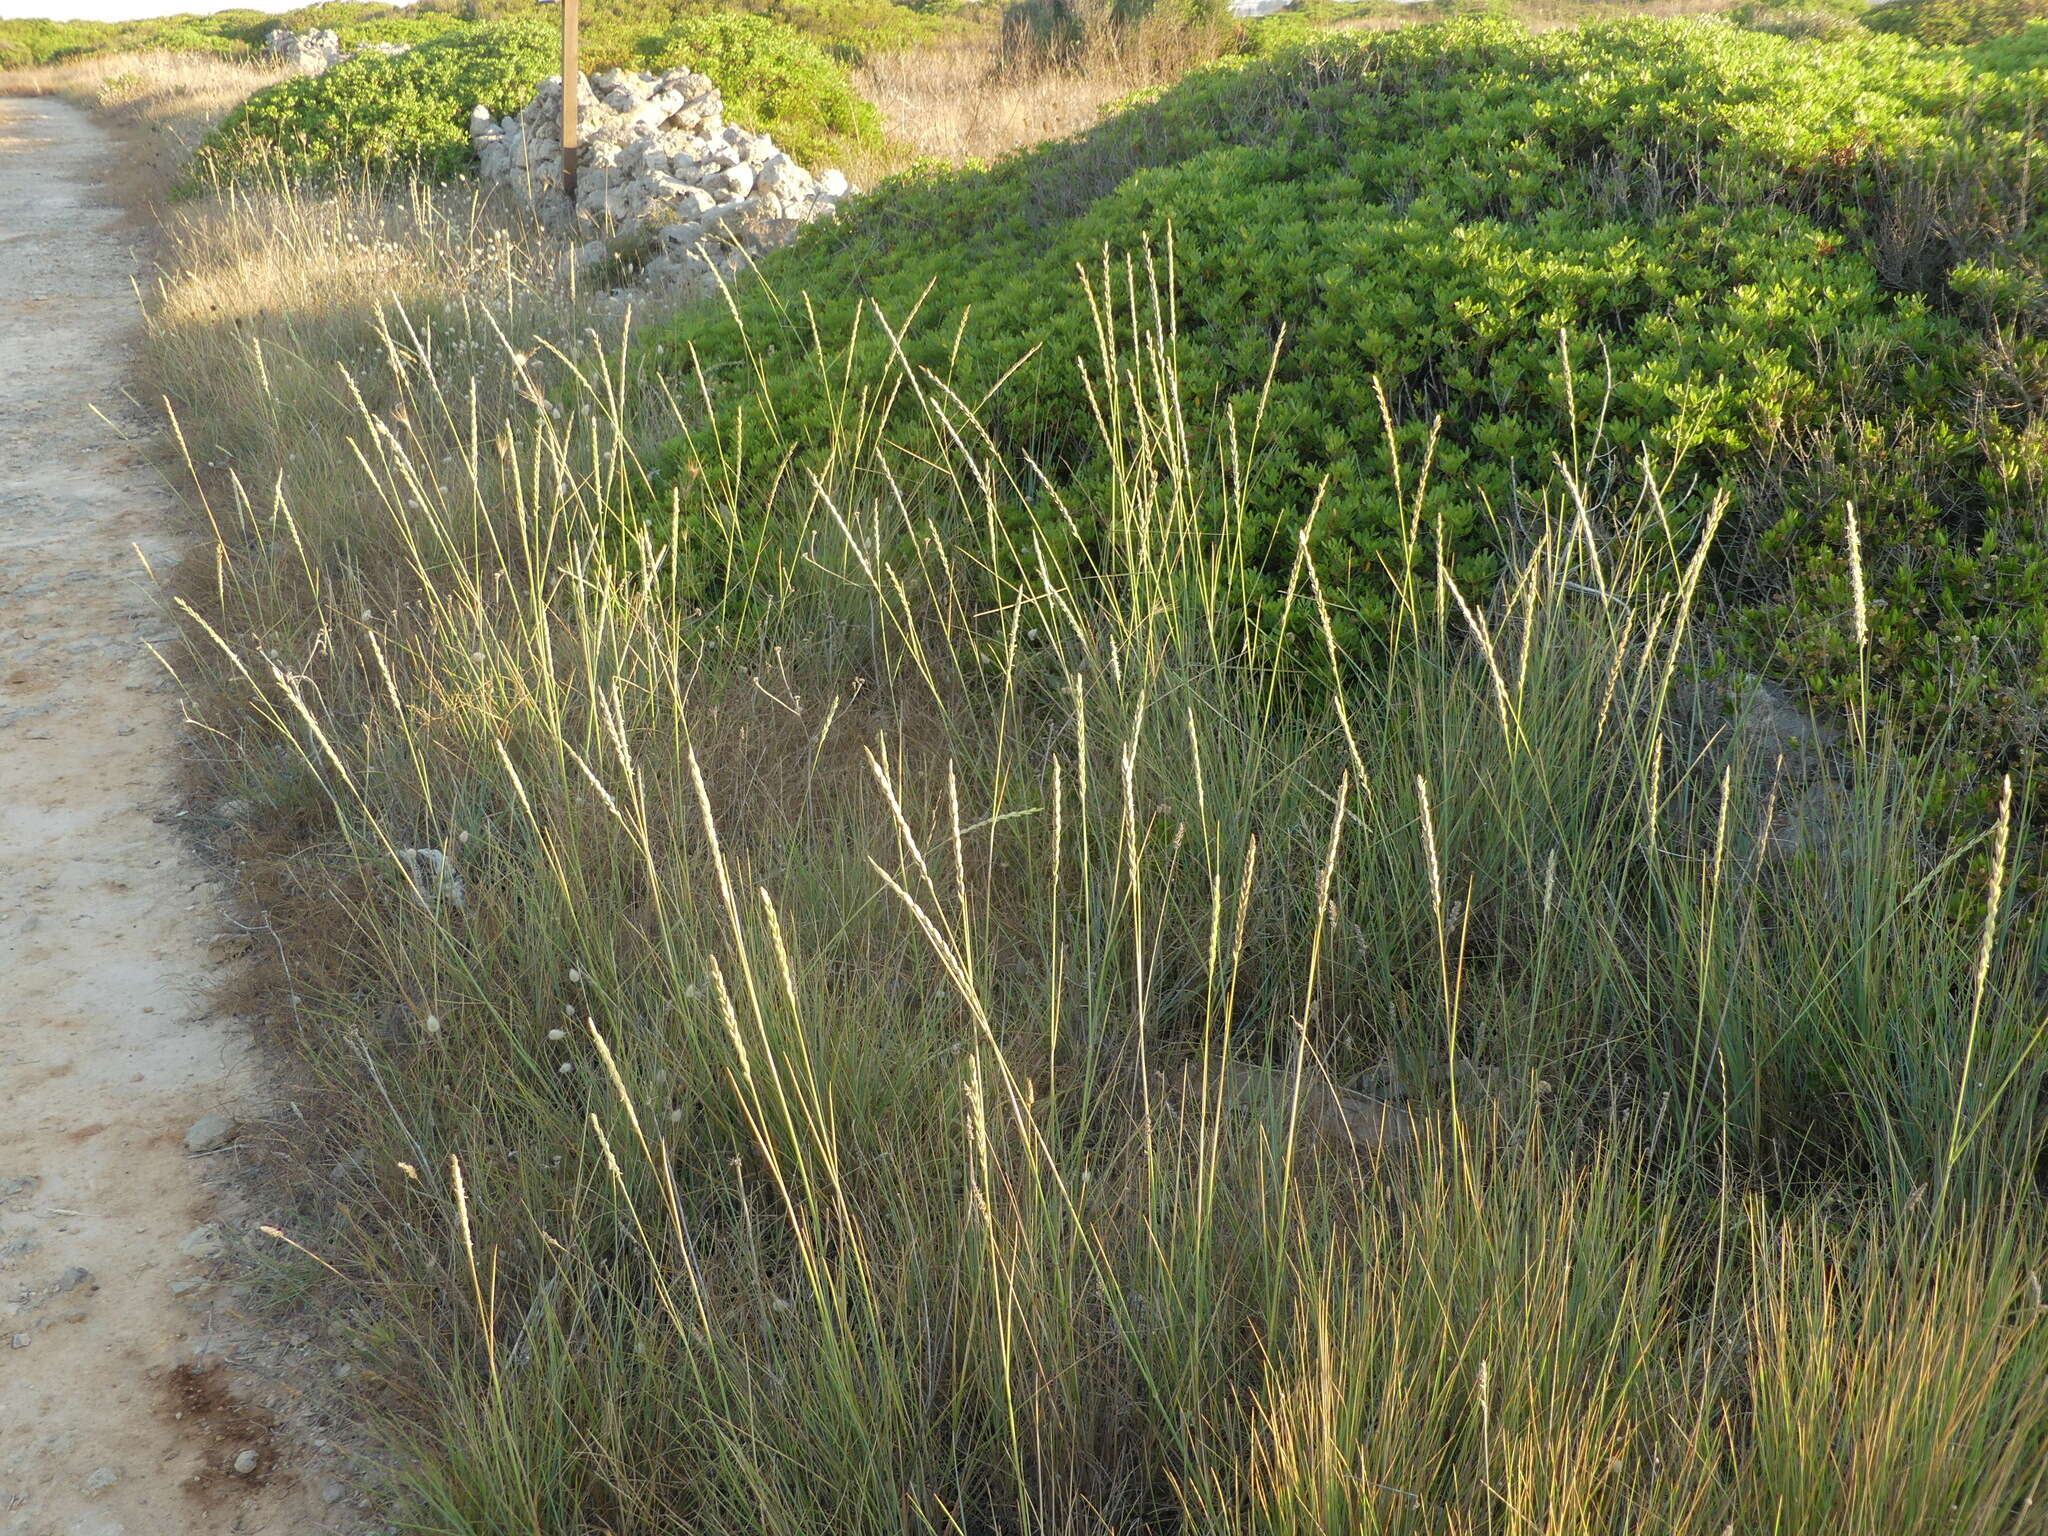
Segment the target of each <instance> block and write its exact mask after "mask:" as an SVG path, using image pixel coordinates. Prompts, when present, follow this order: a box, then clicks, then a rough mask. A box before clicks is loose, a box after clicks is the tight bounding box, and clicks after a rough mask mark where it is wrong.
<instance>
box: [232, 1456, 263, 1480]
mask: <svg viewBox="0 0 2048 1536" xmlns="http://www.w3.org/2000/svg"><path fill="white" fill-rule="evenodd" d="M260 1460H262V1458H261V1457H260V1456H258V1455H257V1454H256V1453H255V1452H254V1451H244V1452H242V1454H241V1455H239V1456H237V1457H236V1458H235V1476H237V1477H247V1476H248V1475H249V1474H250V1473H251V1472H254V1471H255V1470H256V1463H257V1462H258V1461H260Z"/></svg>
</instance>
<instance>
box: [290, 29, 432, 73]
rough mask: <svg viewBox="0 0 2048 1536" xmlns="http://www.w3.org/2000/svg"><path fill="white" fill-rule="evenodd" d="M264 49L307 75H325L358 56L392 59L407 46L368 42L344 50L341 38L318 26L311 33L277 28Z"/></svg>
mask: <svg viewBox="0 0 2048 1536" xmlns="http://www.w3.org/2000/svg"><path fill="white" fill-rule="evenodd" d="M263 46H264V47H265V48H266V49H268V50H269V52H270V56H271V57H272V58H274V59H281V60H283V61H284V62H285V63H287V64H290V65H293V66H294V67H295V68H297V69H298V70H299V72H300V73H301V74H307V75H320V74H325V73H326V72H327V71H328V70H330V69H332V68H333V67H334V66H335V65H337V64H339V63H341V62H342V61H343V60H345V59H353V58H355V57H356V56H357V55H358V54H364V53H381V54H384V55H385V56H387V57H390V56H393V55H396V54H401V53H404V52H405V51H406V45H405V44H404V43H365V44H363V46H362V47H360V48H343V47H342V46H341V39H340V38H338V37H336V36H335V35H334V34H333V33H332V32H330V31H328V30H327V29H326V28H325V27H315V28H314V29H313V30H312V31H310V32H293V31H291V30H289V29H288V28H285V27H273V28H272V29H271V30H270V33H269V35H268V36H267V37H265V38H264V39H263Z"/></svg>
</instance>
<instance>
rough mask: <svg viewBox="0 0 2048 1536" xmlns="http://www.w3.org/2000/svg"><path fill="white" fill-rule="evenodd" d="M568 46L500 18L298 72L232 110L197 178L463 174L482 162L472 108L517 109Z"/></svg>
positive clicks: (205, 150)
mask: <svg viewBox="0 0 2048 1536" xmlns="http://www.w3.org/2000/svg"><path fill="white" fill-rule="evenodd" d="M558 50H559V44H558V42H557V40H556V37H555V34H553V33H552V32H550V31H549V30H548V29H547V28H546V27H545V26H542V25H540V24H538V23H535V22H509V21H508V22H492V23H490V24H488V25H484V26H478V27H472V28H465V29H463V30H461V31H457V32H451V33H448V34H446V35H445V36H442V37H439V38H435V39H432V40H430V41H428V42H425V43H422V44H420V45H419V46H418V47H416V48H413V49H411V50H410V51H409V52H406V53H403V54H399V55H397V56H395V57H386V56H383V55H380V54H365V55H363V56H362V57H360V58H355V59H350V60H348V61H347V62H345V63H342V64H338V65H336V66H335V67H334V68H332V69H330V70H328V71H327V72H326V73H325V74H321V75H312V76H307V77H305V78H303V79H298V80H287V81H285V82H284V83H282V84H280V85H274V86H271V87H270V88H269V89H268V90H263V91H259V92H257V93H256V94H255V95H254V96H251V97H250V98H249V99H248V100H247V101H246V102H244V103H243V104H242V105H241V106H239V107H237V108H236V109H235V110H234V111H233V112H232V113H230V114H229V115H228V117H227V118H226V120H225V121H223V122H222V123H221V125H220V127H219V128H218V129H216V130H215V131H214V132H213V133H212V134H210V135H209V136H208V137H207V140H206V142H205V144H204V145H202V146H201V148H200V151H199V154H198V156H197V157H196V159H195V166H194V169H195V174H196V175H197V176H199V177H201V178H218V177H234V176H238V175H242V174H246V173H248V172H250V171H252V170H259V169H261V170H268V171H279V172H283V173H285V174H290V175H296V176H308V175H311V176H326V175H333V174H336V173H338V172H343V171H357V170H363V171H368V172H370V173H373V174H390V173H402V172H418V173H420V174H423V175H426V176H430V177H447V176H452V175H455V174H456V173H457V172H459V171H461V170H462V169H463V168H464V167H465V166H467V165H468V164H469V163H470V158H471V153H470V146H469V132H468V126H467V125H468V120H469V114H470V110H471V108H473V107H475V106H476V105H477V104H478V103H480V102H481V103H482V104H483V105H485V106H487V107H489V108H490V109H491V110H492V111H493V112H496V113H506V112H515V111H517V110H518V109H519V108H520V107H522V106H524V105H525V104H526V103H527V101H528V100H529V99H531V97H532V95H533V91H534V87H535V86H537V85H538V84H539V83H540V82H541V81H542V80H543V79H545V78H546V77H547V76H548V75H549V74H551V73H553V72H554V71H555V70H558V69H559V68H560V67H561V55H560V52H559V51H558Z"/></svg>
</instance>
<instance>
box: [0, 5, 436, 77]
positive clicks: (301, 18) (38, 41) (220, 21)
mask: <svg viewBox="0 0 2048 1536" xmlns="http://www.w3.org/2000/svg"><path fill="white" fill-rule="evenodd" d="M463 25H464V23H463V21H462V20H461V18H460V17H458V16H456V15H455V14H454V12H453V11H450V10H440V9H429V8H427V7H423V6H397V5H386V4H384V3H382V0H322V3H320V4H317V5H307V6H301V7H299V8H298V9H297V10H293V11H283V12H269V11H258V10H247V9H244V10H231V11H215V12H212V13H210V14H207V15H198V16H194V15H179V16H155V17H149V18H146V19H144V20H140V21H42V20H27V21H0V67H9V68H11V67H14V66H17V65H22V64H51V63H61V62H63V61H64V60H67V59H78V58H86V57H89V56H91V55H93V54H102V53H135V52H141V51H144V50H160V51H164V52H169V53H187V52H191V53H198V52H205V53H222V54H229V55H237V56H240V55H253V54H255V53H257V52H259V51H260V50H261V48H262V46H263V39H264V38H265V37H267V36H269V34H270V32H271V31H272V30H273V29H274V28H277V27H283V28H285V29H287V30H288V31H293V32H305V31H310V30H311V29H313V28H315V27H324V28H326V29H327V30H329V31H331V32H333V33H334V34H335V36H336V37H338V38H339V39H340V40H341V43H342V46H343V47H359V46H360V45H362V44H364V43H420V42H425V41H426V40H427V39H428V38H431V37H439V36H440V35H442V34H443V33H445V32H448V31H450V30H452V29H454V28H457V27H460V26H463Z"/></svg>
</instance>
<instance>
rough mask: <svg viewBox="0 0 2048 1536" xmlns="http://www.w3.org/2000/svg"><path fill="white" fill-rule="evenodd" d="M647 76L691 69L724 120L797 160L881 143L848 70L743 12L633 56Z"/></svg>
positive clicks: (671, 33)
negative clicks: (715, 93)
mask: <svg viewBox="0 0 2048 1536" xmlns="http://www.w3.org/2000/svg"><path fill="white" fill-rule="evenodd" d="M636 60H637V62H638V64H639V66H640V67H641V68H642V69H655V70H661V69H676V68H680V67H688V68H690V69H694V70H696V71H698V72H699V73H700V74H705V75H709V76H710V77H711V78H712V79H713V80H714V81H716V82H717V84H718V88H719V90H720V91H721V92H722V93H723V94H724V97H725V105H726V112H727V115H728V116H730V117H732V118H733V119H734V120H736V121H738V122H742V123H745V124H746V125H747V126H748V127H749V128H752V129H754V130H756V131H757V132H763V133H772V134H773V135H774V136H775V138H776V140H777V141H778V142H779V143H780V144H781V145H782V146H783V147H784V148H785V149H787V150H788V151H789V152H790V153H791V154H793V155H795V156H796V157H797V158H798V159H800V160H819V159H826V158H829V157H830V156H831V155H832V154H833V153H834V152H835V151H836V150H843V149H844V148H846V147H848V146H850V145H853V144H860V143H868V144H872V143H874V142H876V141H878V140H879V139H880V138H881V134H882V125H881V118H880V116H879V115H878V114H877V113H876V111H875V108H874V104H873V103H872V102H869V101H866V100H864V99H863V98H862V97H861V96H860V95H859V93H858V92H856V91H855V90H854V88H853V82H852V81H851V80H850V79H849V78H848V77H847V74H846V71H845V70H844V69H843V68H842V67H841V66H840V65H839V64H838V63H837V62H836V61H834V60H833V59H832V57H831V56H830V55H829V54H827V53H826V52H825V51H824V50H823V49H822V48H820V47H819V46H818V45H817V44H816V43H813V42H811V41H810V40H809V39H808V38H806V37H804V36H802V35H801V34H800V33H798V32H796V31H795V30H794V29H792V28H790V27H788V26H785V25H784V24H783V23H781V22H778V21H770V20H768V19H767V18H766V17H762V16H752V15H748V14H747V13H745V12H743V11H739V12H731V13H724V14H716V13H714V14H706V15H701V16H692V17H690V18H689V19H688V20H686V21H684V22H682V23H681V24H680V25H678V26H675V27H672V28H670V29H669V30H668V31H666V32H664V33H662V34H661V35H660V36H658V37H650V38H648V39H646V40H645V41H644V42H643V43H642V44H641V45H640V46H639V48H638V49H637V50H636Z"/></svg>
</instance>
